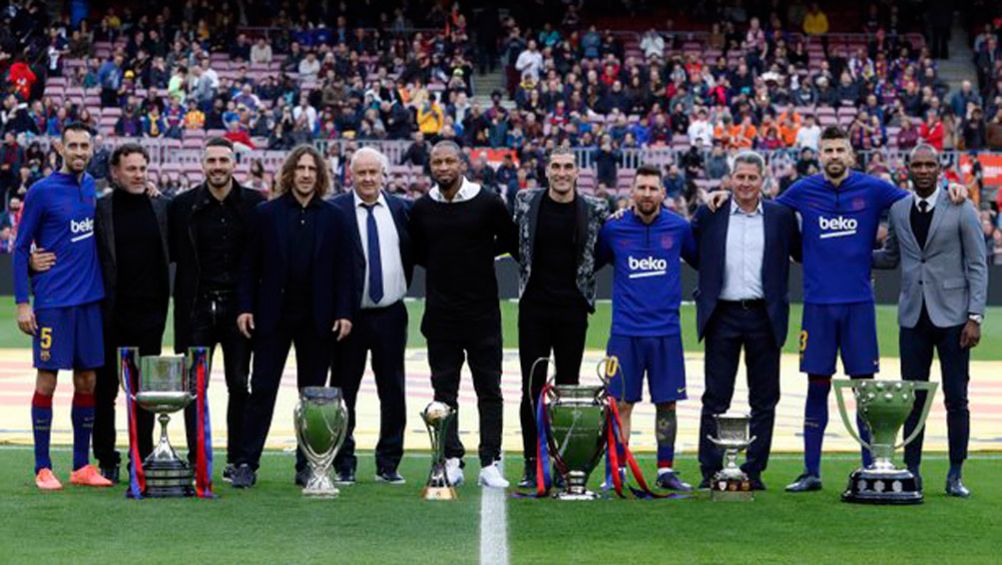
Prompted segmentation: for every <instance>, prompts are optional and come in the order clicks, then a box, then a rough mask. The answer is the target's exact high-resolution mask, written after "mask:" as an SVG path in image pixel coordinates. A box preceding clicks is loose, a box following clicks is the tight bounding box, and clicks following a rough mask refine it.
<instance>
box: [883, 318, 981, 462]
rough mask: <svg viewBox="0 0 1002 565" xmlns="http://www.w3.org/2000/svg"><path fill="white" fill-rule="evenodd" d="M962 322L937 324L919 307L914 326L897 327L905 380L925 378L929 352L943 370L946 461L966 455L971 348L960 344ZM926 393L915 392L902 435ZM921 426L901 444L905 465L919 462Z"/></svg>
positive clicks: (908, 429) (914, 420) (918, 412)
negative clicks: (905, 444)
mask: <svg viewBox="0 0 1002 565" xmlns="http://www.w3.org/2000/svg"><path fill="white" fill-rule="evenodd" d="M963 329H964V326H963V325H959V326H951V327H947V328H939V327H936V326H934V325H933V324H932V320H930V319H929V315H928V313H927V312H926V310H925V307H924V306H923V307H922V313H921V314H920V315H919V321H918V323H917V324H915V327H914V328H901V331H900V333H899V334H898V335H899V337H898V340H899V346H900V350H901V376H902V378H904V379H905V380H906V381H928V380H929V368H930V366H931V365H932V354H933V350H934V349H935V350H936V352H938V353H939V365H940V368H941V370H942V372H943V374H942V383H941V385H940V386H942V387H943V399H944V401H945V404H946V425H947V437H948V438H949V443H950V462H951V463H963V461H964V460H965V459H967V444H968V441H969V439H970V435H971V413H970V410H968V408H967V383H968V381H969V380H970V372H969V369H970V360H971V350H970V349H963V348H961V347H960V334H961V332H962V331H963ZM926 396H927V393H926V392H925V391H921V392H918V393H917V394H916V395H915V397H916V398H915V405H914V407H913V408H912V412H911V414H910V415H909V416H908V419H907V420H906V421H905V430H904V435H905V437H908V436H909V435H911V433H912V431H914V430H915V426H916V424H918V419H919V417H920V416H921V415H922V406H923V404H924V403H925V401H926ZM924 436H925V428H923V429H922V431H921V432H919V435H918V437H916V438H915V440H914V441H913V442H911V443H909V444H908V445H907V446H905V464H906V465H908V467H909V468H915V467H918V466H919V464H920V463H921V462H922V440H923V439H924Z"/></svg>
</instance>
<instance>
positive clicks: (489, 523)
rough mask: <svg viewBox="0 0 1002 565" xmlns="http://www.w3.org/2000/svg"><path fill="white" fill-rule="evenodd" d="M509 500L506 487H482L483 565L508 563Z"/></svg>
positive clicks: (481, 547)
mask: <svg viewBox="0 0 1002 565" xmlns="http://www.w3.org/2000/svg"><path fill="white" fill-rule="evenodd" d="M507 500H508V497H507V495H506V494H505V490H504V489H500V488H487V487H481V489H480V563H481V565H508V507H507Z"/></svg>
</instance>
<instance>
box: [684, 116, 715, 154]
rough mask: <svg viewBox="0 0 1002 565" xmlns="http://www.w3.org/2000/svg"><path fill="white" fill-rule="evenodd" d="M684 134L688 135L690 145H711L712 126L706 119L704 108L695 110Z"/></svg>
mask: <svg viewBox="0 0 1002 565" xmlns="http://www.w3.org/2000/svg"><path fill="white" fill-rule="evenodd" d="M686 135H688V136H689V143H691V144H692V145H697V144H698V145H699V146H702V147H712V146H713V126H712V125H710V122H709V121H708V120H707V119H706V109H705V108H700V109H699V110H697V111H696V118H695V119H694V120H692V122H691V123H690V124H689V129H688V130H686Z"/></svg>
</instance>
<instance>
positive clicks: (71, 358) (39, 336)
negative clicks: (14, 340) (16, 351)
mask: <svg viewBox="0 0 1002 565" xmlns="http://www.w3.org/2000/svg"><path fill="white" fill-rule="evenodd" d="M35 319H36V320H37V321H38V332H37V333H36V334H35V336H34V338H33V339H32V346H33V348H34V350H35V368H36V369H43V370H46V371H58V370H60V369H77V370H86V369H96V368H98V367H101V366H102V365H104V335H103V333H104V332H103V329H102V327H101V303H100V302H91V303H89V304H81V305H79V306H66V307H63V308H43V309H41V310H36V311H35Z"/></svg>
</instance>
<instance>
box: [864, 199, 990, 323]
mask: <svg viewBox="0 0 1002 565" xmlns="http://www.w3.org/2000/svg"><path fill="white" fill-rule="evenodd" d="M914 205H915V196H914V195H911V196H908V197H907V198H903V199H901V200H899V201H897V202H895V203H894V205H893V206H891V211H890V224H889V225H888V236H887V241H886V242H885V243H884V248H883V249H881V250H878V251H874V252H873V266H874V267H876V268H878V269H893V268H894V267H897V266H898V264H899V263H900V264H901V297H900V299H899V302H898V323H899V324H900V325H901V327H905V328H913V327H915V324H917V323H918V319H919V315H920V314H921V312H922V303H923V301H924V302H925V307H926V311H928V313H929V319H930V320H931V321H932V323H933V324H934V325H935V326H937V327H941V328H945V327H950V326H959V325H961V324H964V323H966V321H967V316H968V314H984V312H985V300H986V299H987V293H988V265H987V256H986V252H985V239H984V235H983V234H982V233H981V227H980V223H979V222H978V214H977V212H976V211H975V210H974V205H973V204H972V203H971V202H970V201H967V202H964V203H963V204H962V205H954V204H952V203H951V202H950V200H949V197H948V195H947V194H946V192H945V191H940V193H939V197H938V199H937V200H936V207H935V208H934V209H933V212H932V222H931V223H930V225H929V235H928V237H926V243H925V248H921V247H919V244H918V241H917V240H916V239H915V233H914V232H913V231H912V224H911V210H912V207H913V206H914Z"/></svg>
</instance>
